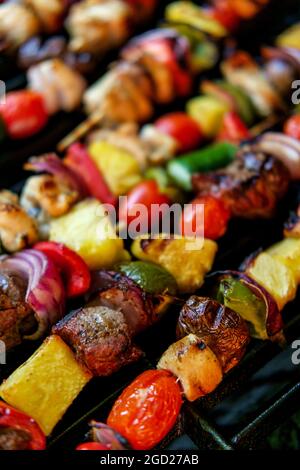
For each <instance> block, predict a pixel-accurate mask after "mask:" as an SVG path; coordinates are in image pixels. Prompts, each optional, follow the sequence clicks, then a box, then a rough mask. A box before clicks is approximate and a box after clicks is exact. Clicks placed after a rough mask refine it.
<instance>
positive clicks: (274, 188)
mask: <svg viewBox="0 0 300 470" xmlns="http://www.w3.org/2000/svg"><path fill="white" fill-rule="evenodd" d="M289 181H290V174H289V171H288V170H287V168H286V167H285V166H284V165H283V163H281V162H280V161H279V160H277V159H276V158H274V157H273V156H271V155H268V154H265V153H262V152H255V151H253V150H252V147H251V146H245V147H243V148H242V149H241V151H240V152H239V154H238V155H237V158H236V159H235V160H234V162H233V163H232V164H230V165H229V166H228V167H227V168H225V169H224V170H219V171H216V172H212V173H207V174H196V175H194V177H193V187H194V190H195V191H196V192H197V193H200V195H205V194H213V195H215V196H217V197H220V198H222V200H223V201H224V202H225V203H226V204H227V205H228V207H229V208H230V210H231V212H232V214H233V215H234V216H236V217H243V218H248V219H251V218H257V217H262V218H268V217H271V216H272V215H273V214H274V211H275V209H276V205H277V203H278V201H279V200H280V199H281V198H282V197H283V196H284V195H285V194H286V192H287V190H288V186H289Z"/></svg>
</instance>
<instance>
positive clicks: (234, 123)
mask: <svg viewBox="0 0 300 470" xmlns="http://www.w3.org/2000/svg"><path fill="white" fill-rule="evenodd" d="M250 138H251V134H250V132H249V130H248V128H247V127H246V124H245V123H244V122H243V121H242V120H241V118H240V117H239V116H238V114H236V113H235V112H234V111H229V112H228V113H226V114H225V116H224V119H223V123H222V127H221V129H220V132H219V134H218V136H217V141H227V142H231V143H233V144H238V143H239V142H241V141H242V140H246V139H250Z"/></svg>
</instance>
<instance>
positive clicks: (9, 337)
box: [0, 266, 36, 350]
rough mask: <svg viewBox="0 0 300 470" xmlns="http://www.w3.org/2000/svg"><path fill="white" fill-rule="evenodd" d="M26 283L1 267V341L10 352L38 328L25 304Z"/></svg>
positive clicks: (32, 314)
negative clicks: (24, 337)
mask: <svg viewBox="0 0 300 470" xmlns="http://www.w3.org/2000/svg"><path fill="white" fill-rule="evenodd" d="M26 288H27V285H26V282H25V281H24V279H23V278H21V277H19V276H17V275H16V274H15V273H11V272H9V271H5V270H1V266H0V340H1V341H3V342H4V343H5V346H6V349H7V350H9V349H11V348H13V347H15V346H17V345H18V344H20V343H21V342H22V338H23V336H25V335H27V334H30V333H31V332H32V331H33V330H34V328H36V320H35V317H34V313H33V311H32V310H31V308H30V307H29V305H28V304H27V303H26V302H25V294H26Z"/></svg>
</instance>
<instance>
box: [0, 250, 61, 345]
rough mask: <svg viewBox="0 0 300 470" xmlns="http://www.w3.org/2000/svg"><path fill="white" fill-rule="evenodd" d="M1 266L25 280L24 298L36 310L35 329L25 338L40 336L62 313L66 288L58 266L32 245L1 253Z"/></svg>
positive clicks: (31, 338)
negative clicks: (2, 254) (32, 247)
mask: <svg viewBox="0 0 300 470" xmlns="http://www.w3.org/2000/svg"><path fill="white" fill-rule="evenodd" d="M0 269H9V270H10V271H12V272H17V273H19V274H20V275H21V276H22V277H24V278H25V279H26V280H27V282H28V285H27V291H26V297H25V300H26V302H27V303H28V305H30V307H31V308H32V310H33V311H34V313H35V317H36V319H37V321H38V329H37V331H36V332H35V333H33V334H32V335H30V336H25V339H30V340H36V339H38V338H40V337H41V336H42V335H43V334H44V333H45V332H46V331H47V330H48V329H49V327H50V326H51V325H53V324H55V323H56V322H57V321H58V320H60V319H61V318H62V317H63V315H64V313H65V291H64V286H63V281H62V278H61V275H60V273H59V271H58V269H57V267H56V266H55V264H54V263H53V262H52V261H51V260H50V259H49V258H48V257H47V256H46V255H45V254H44V253H42V252H40V251H37V250H33V249H31V250H24V251H22V252H20V253H16V254H14V255H12V256H6V255H5V256H1V257H0Z"/></svg>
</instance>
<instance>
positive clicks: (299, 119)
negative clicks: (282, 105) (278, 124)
mask: <svg viewBox="0 0 300 470" xmlns="http://www.w3.org/2000/svg"><path fill="white" fill-rule="evenodd" d="M284 133H285V134H287V135H289V136H290V137H294V139H297V140H300V114H295V116H292V117H290V118H289V119H288V120H287V122H286V123H285V126H284Z"/></svg>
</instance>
